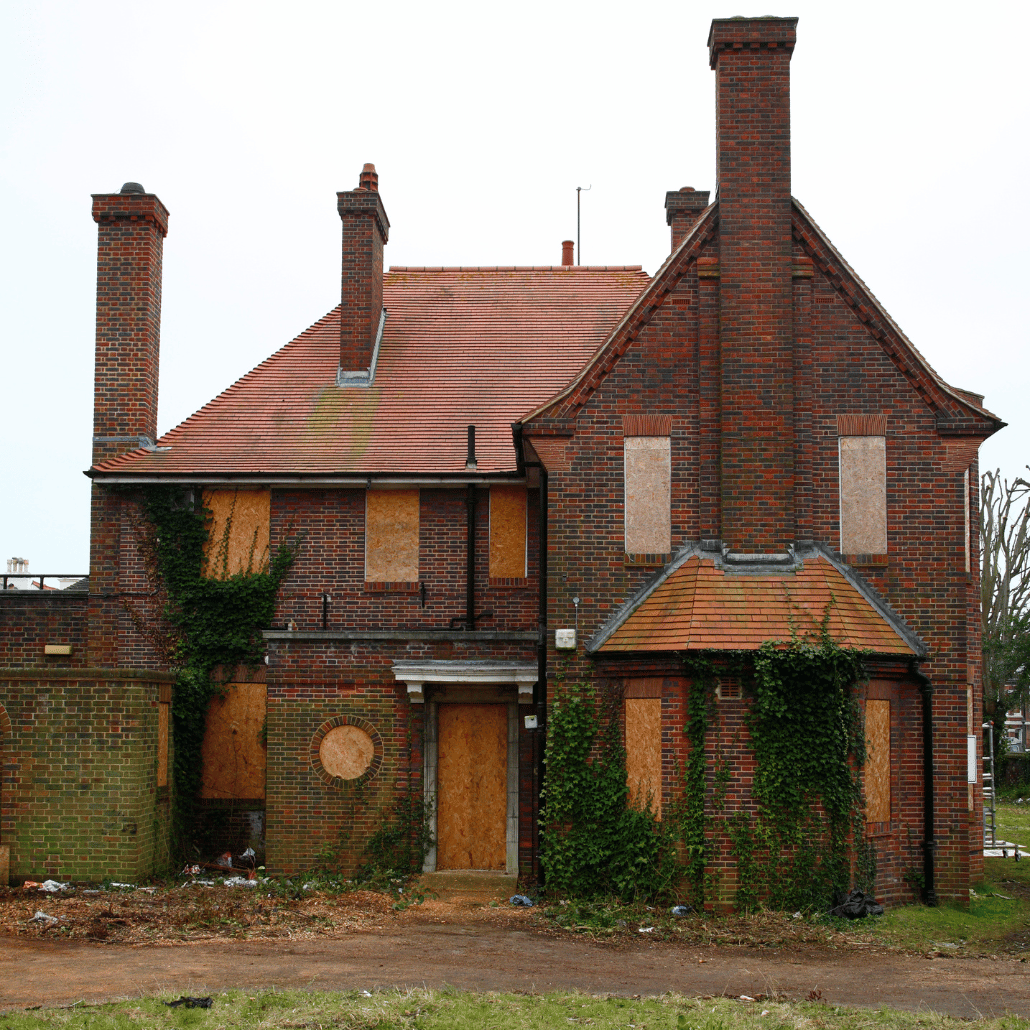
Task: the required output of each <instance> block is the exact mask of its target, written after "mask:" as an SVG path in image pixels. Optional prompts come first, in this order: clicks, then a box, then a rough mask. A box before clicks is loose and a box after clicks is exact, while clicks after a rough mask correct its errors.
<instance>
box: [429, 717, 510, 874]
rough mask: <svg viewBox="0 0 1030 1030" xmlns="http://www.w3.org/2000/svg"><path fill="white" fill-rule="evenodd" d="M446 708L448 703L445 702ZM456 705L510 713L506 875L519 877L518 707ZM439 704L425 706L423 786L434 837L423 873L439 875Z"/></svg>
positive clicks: (505, 836) (505, 821) (506, 807)
mask: <svg viewBox="0 0 1030 1030" xmlns="http://www.w3.org/2000/svg"><path fill="white" fill-rule="evenodd" d="M442 703H443V704H447V703H448V702H446V701H444V702H442ZM452 703H455V704H503V705H504V706H505V707H506V709H507V712H508V755H507V762H508V772H507V803H506V805H505V820H504V825H505V835H504V845H505V847H504V851H505V862H504V872H505V874H506V875H508V876H517V875H518V871H519V711H518V709H519V706H518V703H517V702H515V701H497V700H495V699H494V698H483V699H482V700H471V701H470V700H467V699H462V700H461V701H460V702H459V701H456V702H452ZM440 704H441V702H438V701H429V702H427V703H426V721H425V749H424V755H425V758H424V763H425V768H424V771H423V783H424V785H425V799H426V801H427V802H428V803H429V827H430V832H431V833H432V835H433V841H434V844H433V846H432V847H431V848H430V849H429V852H428V854H427V855H426V860H425V862H424V863H423V866H422V871H423V872H424V873H435V872H436V844H435V841H436V810H437V800H438V792H439V791H438V773H437V759H438V756H439V741H440V716H439V711H440Z"/></svg>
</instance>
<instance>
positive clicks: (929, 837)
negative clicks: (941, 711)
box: [911, 662, 937, 905]
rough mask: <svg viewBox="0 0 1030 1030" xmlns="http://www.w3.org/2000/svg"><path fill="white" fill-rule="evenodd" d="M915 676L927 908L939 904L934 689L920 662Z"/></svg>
mask: <svg viewBox="0 0 1030 1030" xmlns="http://www.w3.org/2000/svg"><path fill="white" fill-rule="evenodd" d="M911 671H912V675H913V676H914V677H915V678H916V681H917V682H918V683H919V693H920V695H921V696H922V699H923V901H924V902H925V904H927V905H936V904H937V885H936V882H935V872H934V861H935V858H936V853H937V842H936V841H935V840H934V825H933V686H932V685H931V683H930V680H929V678H928V677H927V676H925V675H924V674H923V673H922V672H921V671H920V669H919V663H918V662H912V664H911Z"/></svg>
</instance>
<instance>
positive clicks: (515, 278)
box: [95, 265, 650, 478]
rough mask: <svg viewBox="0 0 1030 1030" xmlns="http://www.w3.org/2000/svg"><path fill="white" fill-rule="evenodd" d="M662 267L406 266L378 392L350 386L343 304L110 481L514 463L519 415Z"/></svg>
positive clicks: (123, 461)
mask: <svg viewBox="0 0 1030 1030" xmlns="http://www.w3.org/2000/svg"><path fill="white" fill-rule="evenodd" d="M649 281H650V277H649V276H648V275H647V274H646V273H645V272H643V271H642V270H641V269H640V266H639V265H637V266H620V267H589V266H588V267H582V266H579V267H564V266H545V267H536V268H517V267H510V268H397V267H395V268H391V269H390V271H389V272H388V273H387V274H386V275H385V276H384V286H383V303H384V306H385V307H386V309H387V318H386V324H385V328H384V332H383V337H382V343H381V345H380V349H379V356H378V363H377V367H376V373H375V380H374V382H373V384H372V386H370V387H353V386H346V387H340V386H337V385H336V373H337V367H338V364H339V356H340V308H339V307H337V308H334V309H333V310H332V311H330V312H329V313H328V314H327V315H326V316H325V317H324V318H322V319H321V320H320V321H318V322H316V323H315V324H314V325H313V326H311V328H310V329H308V330H306V331H305V332H303V333H301V334H300V336H298V337H297V338H296V339H295V340H293V341H291V342H290V343H288V344H287V345H286V346H285V347H283V348H282V349H281V350H279V351H277V352H276V353H275V354H273V355H272V356H271V357H270V358H268V359H267V360H266V361H263V362H262V363H261V364H260V365H258V366H257V368H255V369H254V370H253V371H251V372H249V373H248V374H247V375H245V376H244V377H243V378H242V379H240V380H239V381H238V382H236V383H235V384H234V385H233V386H231V387H230V388H229V389H228V390H226V391H225V392H224V393H222V394H220V395H219V396H218V397H216V398H215V399H214V400H213V401H211V402H210V403H209V404H207V405H205V406H204V407H203V408H201V409H200V411H198V412H197V413H196V414H195V415H192V416H191V417H190V418H188V419H187V420H186V421H185V422H183V423H182V424H181V425H179V426H177V427H176V428H175V429H173V430H171V431H170V432H168V433H166V434H165V435H164V436H163V437H162V438H161V439H160V440H159V441H158V446H159V447H168V448H170V450H167V451H149V450H136V451H132V452H130V453H128V454H124V455H120V456H119V457H117V458H114V459H112V460H110V461H107V462H104V463H102V464H100V465H97V466H96V468H95V472H96V473H98V474H100V475H101V476H104V477H115V478H120V477H128V478H134V477H140V478H147V477H155V478H162V477H178V476H196V477H198V478H203V477H211V476H232V477H234V478H241V477H246V476H248V475H250V476H276V475H280V476H291V475H300V476H305V475H311V476H334V475H348V474H358V475H361V474H365V473H379V474H382V473H396V474H399V475H404V474H411V475H416V474H417V475H443V476H446V475H448V474H454V475H456V476H457V475H462V476H465V475H467V473H466V472H465V461H466V454H467V452H466V439H467V437H466V427H467V426H468V425H470V424H472V425H475V426H476V458H477V473H478V474H479V475H482V474H484V473H485V474H489V473H509V472H514V471H515V451H514V448H513V446H512V436H511V424H512V423H513V422H516V421H517V420H518V419H519V418H521V416H522V415H523V413H524V412H526V411H528V410H530V409H532V408H534V407H536V406H538V405H539V404H540V403H542V402H543V401H544V400H546V399H547V398H548V397H550V396H552V395H553V394H554V393H556V392H557V391H558V390H559V389H561V387H563V386H564V385H565V384H566V383H568V381H569V380H570V379H571V378H572V377H573V376H574V375H575V374H576V372H577V371H578V370H579V369H580V368H581V367H582V366H583V365H584V363H585V362H586V361H587V360H589V358H590V356H591V355H592V354H594V353H596V351H597V350H598V349H599V348H600V347H601V345H602V344H603V343H604V341H605V339H606V338H607V337H608V335H609V334H610V333H611V331H612V328H613V327H614V326H615V325H616V324H617V323H618V321H619V319H620V318H621V317H622V314H623V313H624V312H625V311H626V309H627V308H628V307H629V306H630V305H631V304H632V302H633V301H634V299H635V298H636V297H637V296H638V294H639V293H640V291H641V290H642V289H644V287H645V286H646V285H647V283H648V282H649Z"/></svg>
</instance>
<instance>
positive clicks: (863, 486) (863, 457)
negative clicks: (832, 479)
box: [839, 436, 887, 554]
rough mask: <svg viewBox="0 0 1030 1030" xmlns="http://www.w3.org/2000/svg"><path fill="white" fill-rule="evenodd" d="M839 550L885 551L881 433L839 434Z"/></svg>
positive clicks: (883, 442) (884, 473) (884, 449)
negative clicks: (879, 434)
mask: <svg viewBox="0 0 1030 1030" xmlns="http://www.w3.org/2000/svg"><path fill="white" fill-rule="evenodd" d="M839 442H840V549H841V553H842V554H886V553H887V442H886V439H885V438H884V437H882V436H841V437H840V438H839Z"/></svg>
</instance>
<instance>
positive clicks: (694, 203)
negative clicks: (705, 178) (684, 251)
mask: <svg viewBox="0 0 1030 1030" xmlns="http://www.w3.org/2000/svg"><path fill="white" fill-rule="evenodd" d="M710 196H711V194H710V193H709V192H708V190H696V189H694V187H693V186H681V187H680V188H679V190H678V191H670V192H669V193H666V194H665V224H666V225H668V226H669V228H670V229H671V230H672V249H673V250H675V249H676V248H677V247H678V246H679V245H680V244H681V243H682V242H683V240H684V238H685V237H686V235H687V234H688V233H689V232H690V230H691V229H693V228H694V225H695V223H696V222H697V220H698V218H700V217H701V212H702V211H704V209H705V208H706V207H708V198H709V197H710Z"/></svg>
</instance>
